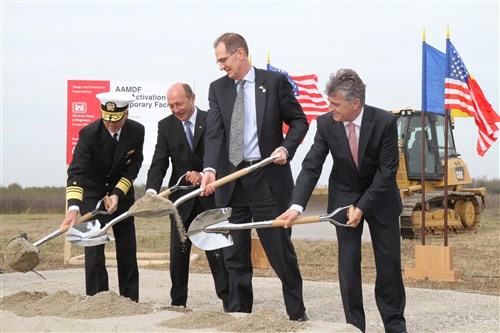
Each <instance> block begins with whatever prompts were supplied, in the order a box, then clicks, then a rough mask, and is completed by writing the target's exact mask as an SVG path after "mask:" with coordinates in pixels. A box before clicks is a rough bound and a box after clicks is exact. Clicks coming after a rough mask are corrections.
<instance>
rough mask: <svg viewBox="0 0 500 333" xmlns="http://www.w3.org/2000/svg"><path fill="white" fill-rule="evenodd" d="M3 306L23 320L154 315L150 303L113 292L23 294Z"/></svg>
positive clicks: (1, 302)
mask: <svg viewBox="0 0 500 333" xmlns="http://www.w3.org/2000/svg"><path fill="white" fill-rule="evenodd" d="M0 305H1V307H2V310H10V311H12V312H14V313H15V314H17V315H18V316H22V317H33V316H56V317H65V318H79V319H93V318H106V317H120V316H132V315H138V314H147V313H151V312H153V307H152V306H151V305H150V304H145V303H141V304H138V303H135V302H133V301H132V300H130V299H129V298H126V297H122V296H120V295H118V294H117V293H115V292H110V291H107V292H102V293H98V294H96V295H94V296H81V295H74V294H70V293H69V292H67V291H58V292H56V293H54V294H48V293H46V292H37V291H34V292H27V291H20V292H18V293H15V294H12V295H10V296H5V297H2V298H1V299H0Z"/></svg>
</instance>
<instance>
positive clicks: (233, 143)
mask: <svg viewBox="0 0 500 333" xmlns="http://www.w3.org/2000/svg"><path fill="white" fill-rule="evenodd" d="M244 84H245V80H241V81H240V82H238V85H239V89H238V94H237V95H236V101H235V102H234V108H233V114H232V116H231V128H230V132H229V162H231V163H232V164H233V165H234V166H235V167H237V166H238V165H239V164H240V163H241V161H243V149H244V147H243V145H244V142H243V137H244V135H243V124H244V122H245V102H244V100H243V96H244V91H243V85H244Z"/></svg>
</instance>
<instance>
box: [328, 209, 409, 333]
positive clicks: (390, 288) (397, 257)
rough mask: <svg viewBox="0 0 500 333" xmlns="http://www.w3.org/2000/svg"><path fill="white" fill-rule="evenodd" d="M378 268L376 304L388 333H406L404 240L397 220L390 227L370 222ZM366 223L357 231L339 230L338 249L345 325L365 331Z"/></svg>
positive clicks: (374, 220)
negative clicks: (363, 243)
mask: <svg viewBox="0 0 500 333" xmlns="http://www.w3.org/2000/svg"><path fill="white" fill-rule="evenodd" d="M367 222H368V223H367V224H368V226H369V228H370V236H371V239H372V246H373V252H374V256H375V267H376V271H377V277H376V280H375V300H376V303H377V307H378V310H379V312H380V315H381V317H382V321H383V323H384V327H385V331H386V332H403V331H406V321H405V318H404V309H405V304H406V297H405V289H404V285H403V277H402V273H401V240H400V229H399V223H398V221H397V220H395V221H393V223H390V224H389V225H385V224H382V223H380V222H379V221H377V220H376V219H375V218H374V217H370V218H367ZM363 225H364V223H360V224H359V226H358V227H357V228H354V229H352V228H343V227H336V230H337V238H338V245H339V257H338V262H339V284H340V292H341V296H342V303H343V306H344V314H345V317H346V321H347V323H349V324H352V325H354V326H356V327H357V328H359V329H360V330H361V331H362V332H365V330H366V322H365V311H364V308H363V291H362V281H361V235H362V233H363Z"/></svg>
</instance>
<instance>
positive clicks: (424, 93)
mask: <svg viewBox="0 0 500 333" xmlns="http://www.w3.org/2000/svg"><path fill="white" fill-rule="evenodd" d="M425 44H426V42H425V28H424V31H423V35H422V67H423V68H422V106H425V107H426V106H427V87H426V86H425V85H426V82H427V68H426V64H427V55H426V50H425ZM426 111H428V110H421V116H422V163H421V168H422V170H421V174H420V178H421V183H422V198H421V202H420V206H421V211H422V216H421V217H420V220H421V222H420V238H421V239H422V243H421V244H422V245H425V158H424V156H425V142H424V141H425V133H424V130H425V117H424V112H426Z"/></svg>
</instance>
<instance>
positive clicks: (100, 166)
mask: <svg viewBox="0 0 500 333" xmlns="http://www.w3.org/2000/svg"><path fill="white" fill-rule="evenodd" d="M144 132H145V131H144V126H143V125H142V124H140V123H138V122H136V121H134V120H131V119H127V120H126V121H125V124H124V125H123V127H122V129H121V132H120V140H119V142H118V143H116V142H115V141H114V140H113V138H112V137H111V135H110V134H109V131H108V130H107V129H106V127H105V126H104V124H103V120H102V119H99V120H96V121H94V122H92V123H90V124H89V125H87V126H85V127H84V128H82V129H81V130H80V135H79V138H78V143H77V145H76V147H75V151H74V154H73V160H72V162H71V164H70V165H69V168H68V180H67V193H66V195H67V200H68V207H69V206H73V205H77V206H81V204H82V201H83V200H84V199H86V198H91V199H96V198H97V199H101V198H102V197H104V196H105V195H113V194H116V195H118V197H119V198H120V201H119V206H121V207H120V210H123V209H125V210H128V208H130V206H131V205H132V204H133V203H134V201H135V198H134V188H133V181H134V180H135V178H136V177H137V174H138V173H139V169H140V168H141V165H142V160H143V154H142V149H143V144H144Z"/></svg>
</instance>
